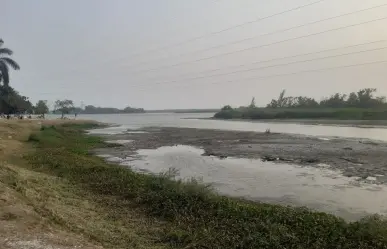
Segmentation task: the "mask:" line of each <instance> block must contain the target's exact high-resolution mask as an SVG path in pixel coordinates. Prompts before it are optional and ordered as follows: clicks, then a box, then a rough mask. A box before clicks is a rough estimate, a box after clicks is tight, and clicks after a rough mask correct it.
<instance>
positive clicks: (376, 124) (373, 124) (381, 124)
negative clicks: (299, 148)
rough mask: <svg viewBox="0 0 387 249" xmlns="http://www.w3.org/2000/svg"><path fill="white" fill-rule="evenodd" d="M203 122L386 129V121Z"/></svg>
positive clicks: (285, 120) (246, 120) (247, 120)
mask: <svg viewBox="0 0 387 249" xmlns="http://www.w3.org/2000/svg"><path fill="white" fill-rule="evenodd" d="M188 119H189V118H188ZM202 119H203V120H227V121H243V122H252V123H273V124H304V125H325V126H341V127H358V128H382V129H386V128H387V120H339V119H270V120H267V119H266V120H249V119H219V118H214V117H212V118H202Z"/></svg>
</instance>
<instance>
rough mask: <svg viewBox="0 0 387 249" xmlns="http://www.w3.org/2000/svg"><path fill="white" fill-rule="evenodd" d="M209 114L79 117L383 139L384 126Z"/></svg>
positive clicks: (386, 137) (133, 124)
mask: <svg viewBox="0 0 387 249" xmlns="http://www.w3.org/2000/svg"><path fill="white" fill-rule="evenodd" d="M213 115H214V114H213V113H182V114H180V113H179V114H177V113H147V114H108V115H81V116H80V118H83V119H92V120H96V121H100V122H106V123H113V124H118V125H121V127H118V128H112V129H111V131H112V132H115V131H117V132H118V131H122V130H126V129H139V128H141V127H146V126H163V127H184V128H198V129H220V130H238V131H257V132H264V131H265V130H266V129H270V131H271V132H280V133H291V134H302V135H307V136H321V137H346V138H365V139H372V140H382V141H387V129H384V128H359V127H346V126H334V125H306V124H291V123H278V122H276V123H274V122H273V123H270V122H248V121H228V120H212V119H206V118H210V117H212V116H213Z"/></svg>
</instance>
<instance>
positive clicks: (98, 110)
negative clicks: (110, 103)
mask: <svg viewBox="0 0 387 249" xmlns="http://www.w3.org/2000/svg"><path fill="white" fill-rule="evenodd" d="M144 112H145V111H144V109H142V108H133V107H130V106H128V107H125V108H124V109H118V108H112V107H95V106H92V105H87V106H85V109H84V110H81V113H84V114H113V113H144Z"/></svg>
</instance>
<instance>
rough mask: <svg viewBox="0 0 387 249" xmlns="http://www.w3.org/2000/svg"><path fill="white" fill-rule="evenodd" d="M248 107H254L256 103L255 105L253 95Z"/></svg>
mask: <svg viewBox="0 0 387 249" xmlns="http://www.w3.org/2000/svg"><path fill="white" fill-rule="evenodd" d="M249 107H250V108H255V107H256V105H255V97H253V98H252V99H251V102H250V105H249Z"/></svg>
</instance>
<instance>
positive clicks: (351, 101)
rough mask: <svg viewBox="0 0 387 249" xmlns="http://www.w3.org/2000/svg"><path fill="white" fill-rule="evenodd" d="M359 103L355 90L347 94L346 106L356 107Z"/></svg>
mask: <svg viewBox="0 0 387 249" xmlns="http://www.w3.org/2000/svg"><path fill="white" fill-rule="evenodd" d="M358 104H359V99H358V98H357V94H356V93H355V92H351V93H350V94H349V95H348V99H347V106H348V107H356V106H358Z"/></svg>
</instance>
